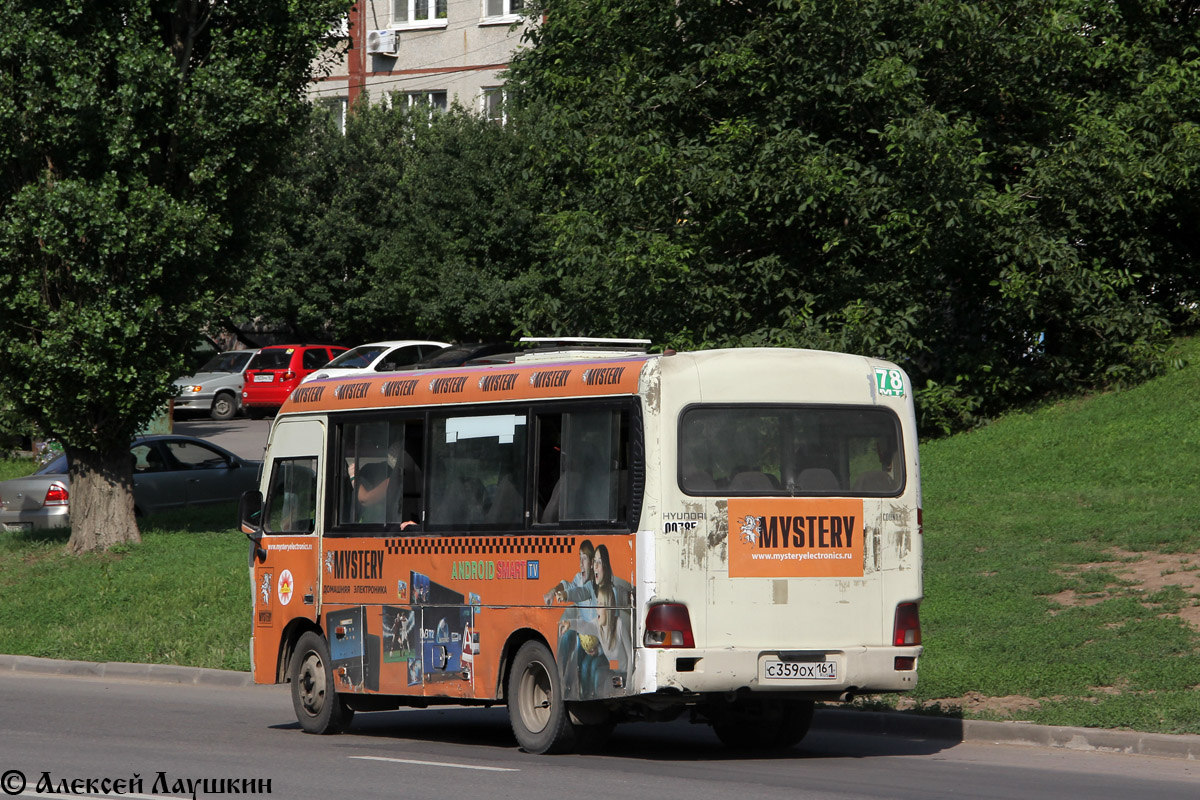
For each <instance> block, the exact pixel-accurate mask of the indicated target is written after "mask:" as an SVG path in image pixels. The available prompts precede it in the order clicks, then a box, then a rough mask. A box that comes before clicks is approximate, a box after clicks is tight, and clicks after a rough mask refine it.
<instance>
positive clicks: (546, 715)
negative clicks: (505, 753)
mask: <svg viewBox="0 0 1200 800" xmlns="http://www.w3.org/2000/svg"><path fill="white" fill-rule="evenodd" d="M508 719H509V722H510V723H511V724H512V729H513V735H515V736H516V737H517V744H519V745H520V746H521V748H522V749H523V750H525V751H526V752H529V753H536V754H542V753H564V752H567V751H569V750H571V749H573V748H574V746H575V728H574V726H573V725H572V724H571V719H570V715H569V714H568V713H567V704H566V703H565V702H564V701H563V697H562V680H561V678H560V677H559V674H558V667H557V665H556V664H555V663H554V656H553V655H551V653H550V648H548V647H546V645H544V644H542V643H541V642H537V641H531V642H526V643H525V644H523V645H521V649H520V650H518V651H517V656H516V658H514V659H513V665H512V670H511V671H510V672H509V675H508Z"/></svg>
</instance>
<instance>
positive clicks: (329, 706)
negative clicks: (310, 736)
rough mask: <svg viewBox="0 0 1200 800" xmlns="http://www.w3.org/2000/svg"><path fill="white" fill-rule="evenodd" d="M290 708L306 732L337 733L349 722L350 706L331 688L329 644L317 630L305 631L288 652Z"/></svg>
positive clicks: (351, 713)
mask: <svg viewBox="0 0 1200 800" xmlns="http://www.w3.org/2000/svg"><path fill="white" fill-rule="evenodd" d="M291 671H292V675H291V679H292V680H291V682H292V708H293V709H294V710H295V712H296V719H297V720H298V721H299V723H300V727H301V728H303V729H304V731H305V732H306V733H317V734H326V733H341V732H342V731H343V730H345V729H346V726H347V725H349V724H350V719H351V718H352V717H353V716H354V710H353V709H352V708H350V707H348V706H347V705H346V703H345V701H343V700H342V698H341V696H339V695H338V693H337V692H336V691H335V690H334V688H333V666H332V665H331V664H330V661H329V645H327V644H326V643H325V638H324V637H323V636H321V635H320V634H318V633H313V632H312V631H309V632H308V633H305V634H304V635H303V636H301V637H300V641H298V642H296V652H295V653H293V654H292V670H291Z"/></svg>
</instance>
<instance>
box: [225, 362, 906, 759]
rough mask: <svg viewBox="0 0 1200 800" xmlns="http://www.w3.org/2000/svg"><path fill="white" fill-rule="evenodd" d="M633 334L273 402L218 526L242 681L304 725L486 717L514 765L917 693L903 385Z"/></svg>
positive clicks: (334, 384) (889, 378)
mask: <svg viewBox="0 0 1200 800" xmlns="http://www.w3.org/2000/svg"><path fill="white" fill-rule="evenodd" d="M634 341H635V342H636V340H634ZM644 344H645V343H639V346H638V347H637V348H635V349H634V350H630V349H629V348H630V342H629V341H627V340H586V341H571V342H566V343H564V342H562V341H559V342H558V345H557V347H551V348H549V349H547V348H545V347H543V348H542V349H540V350H539V349H535V350H532V351H529V352H527V353H525V354H523V355H520V356H518V357H517V359H516V361H515V362H513V363H507V364H494V365H488V366H476V367H458V368H446V369H439V370H427V371H414V372H395V373H390V374H382V375H377V376H371V377H363V378H341V379H330V380H321V381H315V382H310V383H306V384H304V385H303V386H301V387H299V388H297V389H296V391H295V392H293V393H292V395H291V396H290V397H289V398H288V400H287V402H286V403H285V404H284V406H283V408H282V409H281V410H280V412H279V414H278V416H277V417H276V418H275V421H274V423H273V425H272V427H271V433H270V439H269V442H268V446H267V452H266V457H265V461H264V467H263V477H262V484H261V490H260V491H256V492H251V493H248V494H247V496H246V497H245V498H243V502H242V507H241V509H240V515H241V524H242V529H243V531H244V532H246V533H247V534H248V535H249V536H250V537H251V539H252V546H251V568H250V571H251V580H252V585H253V593H254V600H253V616H254V624H253V638H252V644H251V655H252V661H253V672H254V679H255V681H256V682H258V683H283V682H288V683H290V684H291V693H292V699H293V703H294V706H295V711H296V716H297V718H298V719H299V721H300V724H301V726H302V727H303V729H304V730H306V731H309V732H312V733H332V732H336V731H339V730H341V729H343V728H344V727H345V726H346V725H347V723H348V722H349V721H350V718H351V717H352V715H353V714H354V713H355V712H360V711H361V712H365V711H374V710H384V709H395V708H398V707H400V706H427V705H431V704H458V705H472V704H483V705H490V704H496V703H506V704H507V707H508V712H509V716H510V719H511V723H512V728H513V732H514V733H515V735H516V738H517V741H518V743H519V744H520V746H521V747H523V748H524V749H526V750H528V751H530V752H535V753H548V752H562V751H565V750H569V749H572V748H574V747H577V746H582V745H585V744H588V745H593V746H594V744H595V743H596V742H597V741H600V740H602V738H603V736H605V735H606V734H607V733H608V731H610V730H611V728H612V725H613V724H614V723H616V722H620V721H623V720H665V719H673V718H676V717H678V716H680V715H681V714H688V715H690V717H691V718H692V719H693V720H695V721H700V722H707V723H709V724H711V725H712V726H713V728H714V730H715V732H716V734H717V736H718V737H719V738H720V739H721V740H722V741H723V742H725V743H726V744H728V745H730V746H734V747H742V748H769V747H779V746H787V745H791V744H794V743H795V742H797V741H799V740H800V738H801V737H803V736H804V734H805V733H806V732H807V730H808V726H809V723H810V721H811V718H812V712H813V702H814V701H816V700H821V701H835V700H846V699H849V698H851V697H853V696H855V695H858V694H862V693H881V692H900V691H905V690H908V689H912V688H913V687H914V686H915V685H916V682H917V662H918V659H919V657H920V654H921V632H920V623H919V618H918V604H919V602H920V600H921V597H922V579H921V560H922V556H921V545H922V543H921V492H920V482H919V475H918V462H917V432H916V428H915V418H914V412H913V397H912V387H911V385H910V384H909V381H908V377H907V376H906V375H905V373H904V372H903V371H902V370H901V369H899V368H898V367H897V366H896V365H895V364H891V363H888V362H885V361H880V360H876V359H872V358H865V357H862V356H853V355H845V354H839V353H828V352H818V351H809V350H790V349H766V348H762V349H758V348H755V349H736V350H711V351H700V352H673V351H671V350H668V351H666V352H664V353H662V354H647V353H646V352H645V347H644ZM564 348H565V349H564Z"/></svg>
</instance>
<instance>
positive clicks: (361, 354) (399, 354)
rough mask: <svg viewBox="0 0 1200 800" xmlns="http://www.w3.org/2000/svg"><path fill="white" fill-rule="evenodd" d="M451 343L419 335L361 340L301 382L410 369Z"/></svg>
mask: <svg viewBox="0 0 1200 800" xmlns="http://www.w3.org/2000/svg"><path fill="white" fill-rule="evenodd" d="M449 346H450V345H449V344H447V343H446V342H433V341H423V340H420V339H404V340H402V341H396V342H372V343H370V344H360V345H359V346H358V347H355V348H353V349H351V350H347V351H346V352H345V353H342V354H341V355H340V356H338V357H337V358H335V359H334V360H333V361H330V362H329V363H328V364H326V365H325V366H323V367H321V368H320V369H318V370H316V371H315V372H313V373H312V374H311V375H309V376H307V377H306V378H305V379H304V380H303V381H301V383H308V382H309V381H318V380H321V379H323V378H341V377H344V376H346V375H364V374H368V373H372V372H395V371H396V370H398V369H407V368H408V367H411V366H412V365H413V364H416V363H417V362H418V361H421V360H423V359H426V358H429V357H430V356H431V355H433V354H434V353H437V352H438V351H440V350H443V349H445V348H447V347H449Z"/></svg>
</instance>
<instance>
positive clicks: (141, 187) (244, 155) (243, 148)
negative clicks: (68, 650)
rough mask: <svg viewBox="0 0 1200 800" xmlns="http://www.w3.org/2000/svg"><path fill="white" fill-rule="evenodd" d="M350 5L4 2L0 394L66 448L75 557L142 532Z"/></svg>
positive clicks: (255, 0) (229, 0)
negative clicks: (219, 300)
mask: <svg viewBox="0 0 1200 800" xmlns="http://www.w3.org/2000/svg"><path fill="white" fill-rule="evenodd" d="M348 5H349V3H348V2H346V0H294V1H293V2H281V0H223V1H222V2H215V1H214V0H186V1H185V0H176V1H175V2H165V0H159V1H157V2H156V1H155V0H101V2H94V3H88V4H83V5H81V4H70V3H62V4H57V5H56V6H55V7H54V8H50V9H48V8H47V7H46V6H45V5H44V4H42V3H36V2H29V0H7V2H5V3H4V4H3V6H0V264H3V270H2V272H0V373H2V374H3V375H4V376H5V380H4V381H3V382H2V383H0V400H2V401H5V402H7V403H8V404H10V405H11V406H12V407H13V409H14V410H15V411H16V412H17V413H19V414H20V415H22V416H24V417H25V418H27V419H29V420H31V421H32V422H33V423H34V424H36V426H37V427H38V428H39V429H40V430H41V431H42V432H43V433H45V434H47V435H50V436H53V437H55V438H57V439H58V440H59V441H61V442H62V444H63V446H64V449H65V450H66V452H67V454H68V457H69V459H70V477H71V493H72V497H71V522H72V531H71V540H70V544H69V546H70V548H71V549H72V550H73V551H76V552H80V551H90V550H96V549H104V548H107V547H109V546H111V545H113V544H116V543H119V542H126V541H136V540H137V539H138V538H139V534H138V530H137V524H136V521H135V519H134V508H133V503H132V494H131V487H132V465H131V464H130V458H129V443H130V441H131V439H132V437H133V436H134V435H135V434H136V433H137V431H138V430H139V429H141V428H142V427H143V426H144V425H145V424H146V423H147V422H148V421H149V419H150V418H151V417H152V416H153V414H154V413H155V412H156V411H158V410H159V409H161V408H162V407H163V405H164V404H165V403H166V402H167V400H168V398H170V397H171V396H172V394H173V389H172V386H171V380H172V379H173V378H174V377H175V376H177V375H178V374H179V372H180V370H181V368H182V361H183V359H184V358H185V357H186V355H187V354H188V353H189V352H190V351H191V348H192V345H193V344H194V342H195V341H196V340H197V338H198V337H199V330H200V328H201V325H202V322H203V321H204V319H205V317H206V315H207V314H208V313H209V312H210V311H211V307H212V304H213V300H214V297H216V296H217V295H218V294H219V293H221V292H222V291H225V290H228V289H229V288H230V287H231V286H232V284H233V281H234V279H235V277H236V276H234V275H231V274H230V273H229V265H230V264H232V263H234V259H235V257H236V255H237V254H238V253H239V252H240V251H241V250H242V249H243V248H244V247H245V246H246V242H247V240H248V238H249V237H250V236H251V235H252V234H253V233H254V229H255V218H256V212H257V210H258V208H259V206H260V205H261V203H262V202H263V198H262V196H261V194H260V191H259V190H260V189H261V182H262V181H263V179H264V177H265V176H266V175H268V174H269V173H270V171H271V170H272V169H273V168H274V167H275V166H276V165H277V163H278V161H279V158H280V156H281V155H282V147H281V146H282V145H283V144H285V143H286V140H287V137H286V133H287V131H288V130H289V129H290V128H291V127H292V126H293V125H294V124H295V123H296V121H297V120H298V119H299V115H300V114H301V112H302V111H303V109H304V108H305V104H304V101H303V89H304V87H305V85H306V84H307V83H308V82H309V80H310V79H311V77H312V64H313V63H314V59H315V57H316V56H317V54H318V52H319V47H320V43H321V41H322V39H323V37H324V36H325V32H326V31H328V30H330V29H331V27H332V25H333V23H334V22H335V21H336V19H337V17H338V16H339V15H340V14H341V13H343V12H344V11H345V10H346V8H347V7H348Z"/></svg>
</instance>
